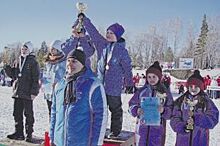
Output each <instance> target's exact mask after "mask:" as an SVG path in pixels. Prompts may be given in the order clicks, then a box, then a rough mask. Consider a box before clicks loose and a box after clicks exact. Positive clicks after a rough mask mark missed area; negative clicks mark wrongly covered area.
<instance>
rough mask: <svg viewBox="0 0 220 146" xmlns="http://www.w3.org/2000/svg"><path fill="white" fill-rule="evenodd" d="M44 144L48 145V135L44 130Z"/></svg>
mask: <svg viewBox="0 0 220 146" xmlns="http://www.w3.org/2000/svg"><path fill="white" fill-rule="evenodd" d="M44 146H50V137H49V134H48V132H47V131H46V132H45V137H44Z"/></svg>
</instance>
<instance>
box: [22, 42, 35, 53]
mask: <svg viewBox="0 0 220 146" xmlns="http://www.w3.org/2000/svg"><path fill="white" fill-rule="evenodd" d="M23 46H25V47H26V48H28V50H29V53H31V52H32V51H33V50H34V46H33V44H32V43H31V41H28V42H25V43H24V44H23Z"/></svg>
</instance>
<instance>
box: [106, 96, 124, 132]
mask: <svg viewBox="0 0 220 146" xmlns="http://www.w3.org/2000/svg"><path fill="white" fill-rule="evenodd" d="M107 104H108V106H109V110H110V112H111V127H110V130H111V132H113V134H114V135H116V136H117V135H118V134H120V132H121V129H122V121H123V117H122V116H123V110H122V102H121V96H110V95H107Z"/></svg>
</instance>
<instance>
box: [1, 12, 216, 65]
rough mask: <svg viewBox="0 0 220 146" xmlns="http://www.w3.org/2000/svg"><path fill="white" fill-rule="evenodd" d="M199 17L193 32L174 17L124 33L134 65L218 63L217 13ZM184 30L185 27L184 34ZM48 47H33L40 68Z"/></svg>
mask: <svg viewBox="0 0 220 146" xmlns="http://www.w3.org/2000/svg"><path fill="white" fill-rule="evenodd" d="M201 20H202V21H201V27H200V30H199V33H196V29H195V28H194V25H193V24H190V25H189V28H187V29H183V22H182V21H181V20H180V18H178V17H177V18H174V19H170V20H168V21H167V22H163V23H162V24H161V25H157V26H156V25H155V26H151V27H149V28H148V30H146V31H144V32H142V33H138V34H136V35H134V34H129V33H127V34H125V36H124V37H125V40H126V48H127V49H128V51H129V54H130V56H131V58H132V65H133V67H136V68H140V69H144V68H147V67H149V65H150V64H152V63H153V62H154V61H156V60H158V61H160V62H175V63H176V67H178V62H179V58H194V67H195V68H202V69H203V68H211V67H213V66H214V65H217V64H220V57H219V56H220V16H216V17H209V18H207V16H206V15H204V16H203V18H202V19H201ZM183 30H187V33H186V32H183ZM101 32H103V30H102V31H101ZM20 47H21V43H16V44H10V45H8V46H6V47H5V48H3V51H2V52H1V53H0V62H3V63H5V64H12V63H13V61H14V60H15V59H16V58H17V57H18V56H19V52H20V51H19V50H20ZM47 50H48V45H47V43H46V42H45V41H43V42H42V44H41V46H40V48H35V53H36V56H37V59H38V61H39V63H40V66H41V67H43V66H44V63H43V62H44V60H43V57H44V56H45V55H46V53H47ZM95 55H96V54H95ZM95 55H94V56H93V57H92V67H93V68H95V67H96V57H95Z"/></svg>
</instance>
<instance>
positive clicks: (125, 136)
mask: <svg viewBox="0 0 220 146" xmlns="http://www.w3.org/2000/svg"><path fill="white" fill-rule="evenodd" d="M109 133H110V130H109V129H107V130H106V133H105V135H106V137H107V135H109ZM102 146H135V134H134V132H130V131H125V130H122V131H121V133H120V135H119V136H118V137H117V138H116V139H115V138H114V139H110V138H105V139H104V143H103V145H102Z"/></svg>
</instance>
